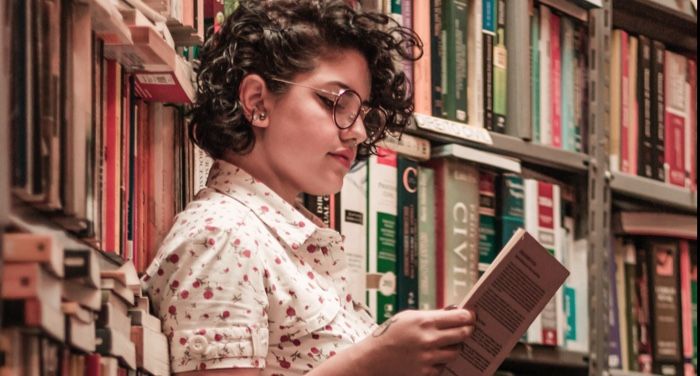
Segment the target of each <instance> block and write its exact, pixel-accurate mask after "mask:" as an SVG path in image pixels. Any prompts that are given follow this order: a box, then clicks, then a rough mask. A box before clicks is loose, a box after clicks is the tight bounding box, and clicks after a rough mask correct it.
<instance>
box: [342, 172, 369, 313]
mask: <svg viewBox="0 0 700 376" xmlns="http://www.w3.org/2000/svg"><path fill="white" fill-rule="evenodd" d="M339 205H340V210H339V212H340V213H341V218H340V228H339V231H340V233H341V234H343V236H344V238H345V255H346V257H347V262H348V267H347V278H348V290H349V291H350V294H351V295H352V296H353V297H354V298H355V300H358V301H364V300H365V291H366V289H367V278H366V275H367V220H368V216H367V162H362V163H360V164H359V165H358V166H356V167H355V168H353V170H352V171H351V172H350V173H349V174H347V175H345V179H344V182H343V188H342V190H341V192H340V198H339Z"/></svg>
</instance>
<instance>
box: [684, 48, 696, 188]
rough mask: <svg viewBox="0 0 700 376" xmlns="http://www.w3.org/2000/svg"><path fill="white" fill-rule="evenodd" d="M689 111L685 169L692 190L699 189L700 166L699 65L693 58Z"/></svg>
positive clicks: (689, 78) (689, 77)
mask: <svg viewBox="0 0 700 376" xmlns="http://www.w3.org/2000/svg"><path fill="white" fill-rule="evenodd" d="M688 86H689V91H690V92H689V93H688V100H689V103H688V111H689V118H688V123H687V126H686V141H685V142H686V144H685V156H686V157H685V170H686V174H687V179H688V182H687V184H686V186H687V187H689V188H690V190H691V191H693V192H697V190H698V178H697V174H698V167H697V163H698V160H697V158H698V157H697V154H698V153H697V151H698V149H697V145H698V106H697V103H698V67H697V62H696V61H695V60H693V59H689V60H688Z"/></svg>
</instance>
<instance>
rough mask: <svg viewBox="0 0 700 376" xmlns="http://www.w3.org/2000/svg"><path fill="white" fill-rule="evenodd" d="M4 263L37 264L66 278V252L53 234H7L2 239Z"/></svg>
mask: <svg viewBox="0 0 700 376" xmlns="http://www.w3.org/2000/svg"><path fill="white" fill-rule="evenodd" d="M2 242H3V244H2V249H3V250H4V256H3V258H4V261H6V262H10V263H15V262H36V263H40V264H42V265H43V266H45V267H46V269H47V270H48V271H49V272H51V274H53V275H55V276H57V277H63V276H64V269H63V268H64V267H63V263H64V252H63V249H62V248H60V247H59V246H58V244H57V243H56V239H55V238H54V236H53V235H51V234H29V233H6V234H5V235H4V236H3V237H2Z"/></svg>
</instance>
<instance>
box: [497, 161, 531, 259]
mask: <svg viewBox="0 0 700 376" xmlns="http://www.w3.org/2000/svg"><path fill="white" fill-rule="evenodd" d="M524 189H525V186H524V182H523V178H522V176H519V175H517V174H510V173H509V174H503V175H502V176H501V179H500V192H499V195H500V200H499V207H498V221H499V229H498V233H499V236H500V239H498V244H497V247H498V249H501V248H502V247H503V246H504V245H506V243H508V240H510V238H511V237H512V236H513V234H515V231H517V230H518V229H519V228H524V227H525V217H524V216H525V201H524V197H525V191H524Z"/></svg>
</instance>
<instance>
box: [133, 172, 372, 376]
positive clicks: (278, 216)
mask: <svg viewBox="0 0 700 376" xmlns="http://www.w3.org/2000/svg"><path fill="white" fill-rule="evenodd" d="M302 211H304V209H303V208H295V207H294V206H293V205H291V204H289V203H287V202H286V201H284V200H283V199H282V198H281V197H279V196H278V195H277V194H276V193H274V192H273V191H271V190H270V189H269V188H267V187H266V186H265V185H264V184H262V183H260V182H258V181H256V180H255V179H254V178H253V177H251V176H250V175H249V174H248V173H246V172H245V171H243V170H242V169H240V168H238V167H236V166H234V165H232V164H229V163H227V162H224V161H221V160H218V161H216V162H215V163H214V165H213V167H212V169H211V171H210V173H209V178H208V181H207V187H206V188H204V189H203V190H202V191H200V192H199V193H198V194H197V197H196V198H195V200H193V201H192V202H191V203H190V204H189V205H188V206H187V208H186V209H185V210H184V211H183V212H182V213H180V214H179V215H178V216H177V217H176V218H175V221H174V224H173V227H172V229H171V231H170V233H169V234H168V235H167V237H166V238H165V240H164V241H163V243H162V245H161V247H160V249H159V251H158V255H157V256H156V257H155V259H154V261H153V263H152V264H151V265H150V266H149V268H148V270H147V271H146V273H145V275H144V276H143V278H142V282H143V285H144V287H145V289H146V290H147V292H148V294H149V296H150V297H151V299H152V302H153V305H154V307H155V308H156V312H157V314H158V315H159V317H160V318H161V320H162V325H163V332H164V333H165V334H166V336H167V337H168V339H169V344H170V363H171V370H172V372H176V373H177V372H185V371H191V370H197V369H199V370H203V369H220V368H251V367H252V368H261V369H263V370H262V375H266V376H273V375H275V376H282V375H285V376H286V375H302V374H305V373H306V372H308V371H310V370H312V369H313V368H314V367H316V366H317V365H319V364H320V363H321V362H323V361H324V360H326V359H327V358H329V357H331V356H333V355H335V354H336V353H338V352H339V351H341V350H342V349H343V348H345V347H347V346H349V345H351V344H353V343H355V342H358V341H359V340H361V339H363V338H364V337H366V336H367V335H368V334H369V333H370V331H371V330H372V328H374V326H375V324H374V320H373V319H372V318H371V317H370V315H369V313H368V310H367V309H366V307H365V306H364V305H363V304H362V303H359V302H358V300H361V299H363V297H355V296H352V295H351V294H350V293H349V290H348V286H347V282H346V279H345V277H344V269H345V268H346V258H345V254H344V250H343V239H342V237H341V235H340V234H339V233H338V232H336V231H334V230H332V229H328V228H324V227H323V226H322V224H321V223H320V222H319V221H318V220H317V219H314V218H315V217H313V215H311V214H310V213H308V212H306V213H305V214H306V215H305V214H304V213H302Z"/></svg>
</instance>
